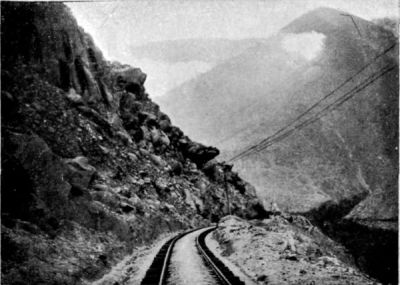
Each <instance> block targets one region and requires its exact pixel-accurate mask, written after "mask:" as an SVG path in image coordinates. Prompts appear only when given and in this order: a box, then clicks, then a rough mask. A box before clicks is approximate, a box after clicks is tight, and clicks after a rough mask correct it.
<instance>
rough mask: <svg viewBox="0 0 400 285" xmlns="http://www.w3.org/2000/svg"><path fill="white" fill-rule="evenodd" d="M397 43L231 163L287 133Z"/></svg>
mask: <svg viewBox="0 0 400 285" xmlns="http://www.w3.org/2000/svg"><path fill="white" fill-rule="evenodd" d="M396 45H397V43H394V44H392V45H390V46H389V47H388V48H386V49H385V50H384V51H383V52H381V53H379V54H378V55H376V56H375V57H374V58H373V59H372V60H370V61H369V62H368V63H367V64H366V65H364V66H363V67H362V68H360V69H359V70H358V71H357V72H356V73H354V74H353V75H352V76H350V77H349V78H347V79H346V80H345V81H343V82H342V83H341V84H339V85H338V86H337V87H336V88H335V89H334V90H332V91H331V92H329V93H327V94H326V95H325V96H323V97H322V98H321V99H319V100H318V101H317V102H316V103H314V104H313V105H312V106H310V107H309V108H308V109H307V110H305V111H304V112H303V113H302V114H300V115H299V116H298V117H296V118H295V119H294V120H293V121H292V122H291V123H289V124H288V125H286V126H284V127H283V128H281V129H279V130H278V131H277V132H275V133H274V134H273V135H271V136H269V137H267V138H265V139H263V140H261V141H260V142H258V143H257V144H256V145H253V146H251V147H249V148H247V149H246V150H244V151H242V152H241V153H239V154H238V155H235V156H234V157H233V158H231V159H230V160H229V161H232V160H234V159H235V158H236V156H241V155H242V154H245V153H247V152H251V151H252V150H253V149H254V148H255V147H256V146H257V145H259V144H262V143H265V142H266V141H269V140H270V139H271V138H272V137H274V136H277V135H278V134H280V133H282V132H283V131H285V130H286V129H287V128H289V127H290V126H291V125H293V124H294V123H296V122H297V121H298V120H299V119H301V118H302V117H304V116H305V115H307V114H308V113H310V112H311V111H312V110H314V109H315V108H316V107H318V106H319V105H320V104H321V103H322V102H324V101H325V100H326V99H328V98H329V97H331V96H332V95H334V94H335V93H336V92H337V91H338V90H339V89H340V88H342V87H343V86H344V85H346V84H347V83H349V82H350V81H351V80H353V79H354V78H355V77H356V76H357V75H359V74H360V73H362V72H363V71H364V70H366V69H367V68H368V67H370V66H371V65H372V64H374V63H375V62H376V61H377V60H378V59H379V58H381V57H382V56H383V55H385V54H387V53H388V52H389V51H390V50H392V49H393V48H394V47H395V46H396Z"/></svg>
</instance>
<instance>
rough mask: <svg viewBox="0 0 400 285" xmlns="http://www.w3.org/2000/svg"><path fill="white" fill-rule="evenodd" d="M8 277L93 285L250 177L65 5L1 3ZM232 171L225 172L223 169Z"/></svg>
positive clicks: (5, 280)
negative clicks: (185, 124) (196, 134)
mask: <svg viewBox="0 0 400 285" xmlns="http://www.w3.org/2000/svg"><path fill="white" fill-rule="evenodd" d="M1 11H2V16H1V27H2V29H1V39H2V42H1V48H2V53H1V62H2V68H1V81H2V90H1V103H2V104H1V120H2V138H1V139H2V141H1V142H2V143H1V151H2V156H1V163H2V175H1V184H2V199H1V208H2V213H1V226H2V228H1V234H2V240H1V246H2V255H1V264H2V268H1V270H2V280H1V281H2V284H87V283H88V282H91V281H93V280H95V279H99V278H100V277H101V276H103V275H104V274H105V273H106V272H108V271H109V270H110V268H111V267H112V266H114V265H115V264H117V263H118V262H120V261H121V260H122V259H123V258H125V257H126V256H128V255H129V254H130V253H132V252H133V251H134V250H135V249H137V247H139V246H145V245H148V244H150V243H152V242H153V241H154V240H156V239H159V238H160V235H161V234H166V233H171V232H177V231H181V230H184V229H189V228H195V227H198V226H201V225H209V224H210V223H211V222H214V221H217V220H219V218H220V217H222V216H224V215H226V214H227V213H228V208H229V207H228V205H227V204H226V199H225V197H226V195H227V194H229V196H230V209H231V210H232V212H233V213H234V214H235V215H238V216H242V217H246V218H257V217H258V218H263V217H265V215H266V212H265V210H264V209H263V207H262V205H261V204H260V202H259V200H258V199H257V197H256V196H255V191H254V187H252V186H251V185H249V184H248V183H246V182H245V181H244V180H242V179H241V178H240V177H239V176H238V174H237V173H236V172H233V171H232V170H231V168H230V167H229V165H225V164H222V163H218V162H216V161H215V160H214V158H215V157H216V156H217V155H218V154H219V150H218V149H216V148H215V147H210V146H205V145H202V144H200V143H197V142H194V141H192V140H191V139H190V138H189V137H187V136H186V135H185V134H184V133H183V132H182V131H181V130H180V129H179V128H178V127H176V126H174V125H172V124H171V121H170V119H169V117H168V116H167V115H166V114H165V113H163V112H161V111H160V108H159V106H158V105H157V104H155V103H154V102H152V101H151V100H150V99H149V98H148V95H147V93H146V90H145V86H144V83H145V80H146V74H145V73H143V72H142V71H141V70H140V69H139V68H134V67H131V66H128V65H122V64H119V63H110V62H108V61H106V60H105V59H104V58H103V56H102V53H101V51H100V50H99V49H98V48H97V47H96V46H95V44H94V43H93V40H92V39H91V37H90V36H89V35H87V34H86V33H85V32H84V31H83V30H82V29H81V28H80V27H79V26H78V25H77V23H76V21H75V19H74V18H73V16H72V14H71V12H70V11H69V9H67V8H66V6H65V5H64V4H62V3H54V2H53V3H50V2H30V3H27V2H25V3H23V2H2V3H1ZM224 178H225V179H224Z"/></svg>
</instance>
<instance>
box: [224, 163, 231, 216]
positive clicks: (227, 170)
mask: <svg viewBox="0 0 400 285" xmlns="http://www.w3.org/2000/svg"><path fill="white" fill-rule="evenodd" d="M231 169H232V165H226V164H224V165H223V169H222V170H223V175H224V186H225V196H226V203H227V207H228V213H229V215H232V211H231V200H230V197H229V186H228V179H227V173H228V172H229V171H230V170H231Z"/></svg>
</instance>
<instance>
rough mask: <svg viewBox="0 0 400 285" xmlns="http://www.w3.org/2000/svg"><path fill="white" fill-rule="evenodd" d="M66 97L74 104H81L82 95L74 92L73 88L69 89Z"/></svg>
mask: <svg viewBox="0 0 400 285" xmlns="http://www.w3.org/2000/svg"><path fill="white" fill-rule="evenodd" d="M67 98H68V100H70V101H71V102H72V103H75V104H83V100H82V96H81V95H79V94H78V93H76V91H75V89H74V88H70V89H69V91H68V92H67Z"/></svg>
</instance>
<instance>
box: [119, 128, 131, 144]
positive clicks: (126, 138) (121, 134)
mask: <svg viewBox="0 0 400 285" xmlns="http://www.w3.org/2000/svg"><path fill="white" fill-rule="evenodd" d="M116 136H117V137H119V138H120V139H121V140H122V141H123V142H124V144H125V145H130V144H132V143H133V141H132V138H131V136H130V135H129V134H128V133H127V132H126V131H125V130H123V131H118V132H117V133H116Z"/></svg>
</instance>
